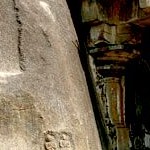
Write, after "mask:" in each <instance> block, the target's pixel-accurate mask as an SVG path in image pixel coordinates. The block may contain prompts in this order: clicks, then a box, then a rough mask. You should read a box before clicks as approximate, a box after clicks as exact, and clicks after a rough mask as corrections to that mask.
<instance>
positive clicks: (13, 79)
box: [0, 0, 101, 150]
mask: <svg viewBox="0 0 150 150" xmlns="http://www.w3.org/2000/svg"><path fill="white" fill-rule="evenodd" d="M0 18H1V19H0V39H1V40H0V149H2V150H10V149H11V150H45V149H46V150H52V149H53V150H59V149H61V150H100V149H101V145H100V141H99V137H98V132H97V128H96V124H95V120H94V115H93V111H92V106H91V102H90V99H89V95H88V91H87V87H86V83H85V77H84V73H83V71H82V67H81V65H80V61H79V57H78V51H77V47H76V45H75V43H76V41H77V36H76V34H75V30H74V27H73V24H72V20H71V16H70V12H69V9H68V7H67V4H66V2H65V0H55V1H54V0H32V1H31V0H1V1H0Z"/></svg>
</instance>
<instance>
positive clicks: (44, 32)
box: [42, 29, 51, 47]
mask: <svg viewBox="0 0 150 150" xmlns="http://www.w3.org/2000/svg"><path fill="white" fill-rule="evenodd" d="M42 34H43V36H44V38H45V40H46V42H47V43H48V46H49V47H51V42H50V40H49V37H48V35H47V33H46V31H44V30H43V29H42Z"/></svg>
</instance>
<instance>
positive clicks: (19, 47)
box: [13, 0, 26, 71]
mask: <svg viewBox="0 0 150 150" xmlns="http://www.w3.org/2000/svg"><path fill="white" fill-rule="evenodd" d="M13 5H14V6H13V7H14V11H15V14H16V22H17V25H18V54H19V66H20V69H21V70H22V71H25V70H26V68H25V66H24V62H25V56H24V54H23V52H22V48H21V46H22V30H23V29H22V22H21V19H20V14H19V12H20V10H19V8H18V6H17V4H16V0H13Z"/></svg>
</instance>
